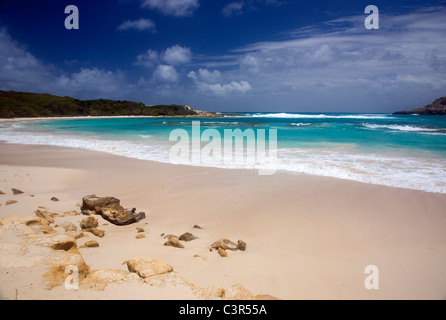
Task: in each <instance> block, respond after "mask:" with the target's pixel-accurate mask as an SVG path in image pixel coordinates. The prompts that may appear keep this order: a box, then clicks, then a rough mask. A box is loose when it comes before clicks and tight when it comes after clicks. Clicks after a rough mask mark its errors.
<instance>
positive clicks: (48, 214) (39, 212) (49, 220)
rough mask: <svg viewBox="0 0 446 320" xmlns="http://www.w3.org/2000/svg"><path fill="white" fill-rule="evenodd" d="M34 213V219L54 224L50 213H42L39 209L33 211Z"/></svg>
mask: <svg viewBox="0 0 446 320" xmlns="http://www.w3.org/2000/svg"><path fill="white" fill-rule="evenodd" d="M34 213H35V214H36V217H40V218H43V219H46V220H48V222H49V223H54V218H53V217H52V216H51V213H49V212H48V211H42V210H40V209H37V210H36V211H34Z"/></svg>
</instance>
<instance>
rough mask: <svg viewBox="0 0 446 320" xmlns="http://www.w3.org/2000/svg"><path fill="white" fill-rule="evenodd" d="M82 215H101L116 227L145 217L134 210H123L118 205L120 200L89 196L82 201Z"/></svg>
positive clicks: (142, 213)
mask: <svg viewBox="0 0 446 320" xmlns="http://www.w3.org/2000/svg"><path fill="white" fill-rule="evenodd" d="M81 210H82V213H83V214H88V215H90V214H91V213H92V212H94V214H99V215H101V216H102V217H103V218H104V219H105V220H107V221H109V222H111V223H113V224H115V225H118V226H123V225H128V224H132V223H135V222H138V221H140V220H142V219H144V218H145V217H146V214H145V213H144V212H139V213H136V209H135V208H133V209H124V208H123V207H122V206H121V205H120V200H119V199H117V198H114V197H97V196H96V195H89V196H86V197H84V198H83V199H82V207H81Z"/></svg>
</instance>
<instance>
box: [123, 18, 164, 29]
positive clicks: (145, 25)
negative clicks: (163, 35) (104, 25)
mask: <svg viewBox="0 0 446 320" xmlns="http://www.w3.org/2000/svg"><path fill="white" fill-rule="evenodd" d="M130 29H134V30H138V31H143V30H147V31H151V32H155V31H156V30H155V22H153V21H152V20H150V19H144V18H140V19H138V20H133V21H131V20H127V21H124V22H123V23H122V24H120V25H119V26H118V30H130Z"/></svg>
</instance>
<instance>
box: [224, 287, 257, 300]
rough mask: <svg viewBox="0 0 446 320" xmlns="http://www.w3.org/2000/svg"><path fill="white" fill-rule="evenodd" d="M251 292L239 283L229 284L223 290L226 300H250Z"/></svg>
mask: <svg viewBox="0 0 446 320" xmlns="http://www.w3.org/2000/svg"><path fill="white" fill-rule="evenodd" d="M253 298H254V296H253V294H252V293H251V292H249V291H248V290H247V289H246V288H244V287H243V286H242V285H240V284H235V285H233V286H230V287H229V288H228V289H227V290H226V291H225V299H228V300H252V299H253Z"/></svg>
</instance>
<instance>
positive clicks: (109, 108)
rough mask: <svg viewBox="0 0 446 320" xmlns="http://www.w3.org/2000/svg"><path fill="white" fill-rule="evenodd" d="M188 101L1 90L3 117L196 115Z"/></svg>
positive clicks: (0, 114) (0, 101) (0, 113)
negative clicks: (161, 102) (150, 101)
mask: <svg viewBox="0 0 446 320" xmlns="http://www.w3.org/2000/svg"><path fill="white" fill-rule="evenodd" d="M197 114H198V113H197V112H196V111H194V110H192V109H191V108H190V107H189V106H187V105H156V106H147V105H145V104H144V103H141V102H133V101H115V100H106V99H97V100H78V99H74V98H70V97H58V96H54V95H51V94H41V93H28V92H15V91H0V118H25V117H27V118H28V117H29V118H33V117H73V116H193V115H197Z"/></svg>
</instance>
